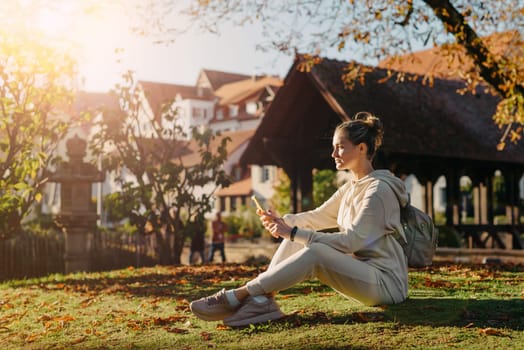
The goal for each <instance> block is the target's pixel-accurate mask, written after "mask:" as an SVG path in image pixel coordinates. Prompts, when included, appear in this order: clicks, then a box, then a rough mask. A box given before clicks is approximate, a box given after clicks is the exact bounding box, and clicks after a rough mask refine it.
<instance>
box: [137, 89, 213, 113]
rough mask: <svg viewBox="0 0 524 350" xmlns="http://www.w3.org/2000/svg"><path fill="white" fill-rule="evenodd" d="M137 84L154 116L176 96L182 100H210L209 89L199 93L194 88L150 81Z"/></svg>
mask: <svg viewBox="0 0 524 350" xmlns="http://www.w3.org/2000/svg"><path fill="white" fill-rule="evenodd" d="M139 83H140V85H141V86H142V89H143V91H144V94H145V97H146V99H147V100H148V102H149V105H150V106H151V108H152V109H153V112H154V113H155V115H157V114H158V112H160V110H161V108H162V106H163V105H164V104H165V103H168V102H170V101H172V100H173V99H174V98H176V97H177V96H180V97H181V98H182V99H193V100H209V99H211V98H212V94H211V91H209V89H202V90H201V91H200V93H199V91H198V88H197V87H195V86H188V85H177V84H168V83H157V82H151V81H140V82H139Z"/></svg>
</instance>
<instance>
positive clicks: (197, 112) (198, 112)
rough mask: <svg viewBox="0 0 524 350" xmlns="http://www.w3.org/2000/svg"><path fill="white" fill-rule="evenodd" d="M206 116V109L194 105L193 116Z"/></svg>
mask: <svg viewBox="0 0 524 350" xmlns="http://www.w3.org/2000/svg"><path fill="white" fill-rule="evenodd" d="M205 116H206V113H205V109H203V108H197V107H193V118H202V117H205Z"/></svg>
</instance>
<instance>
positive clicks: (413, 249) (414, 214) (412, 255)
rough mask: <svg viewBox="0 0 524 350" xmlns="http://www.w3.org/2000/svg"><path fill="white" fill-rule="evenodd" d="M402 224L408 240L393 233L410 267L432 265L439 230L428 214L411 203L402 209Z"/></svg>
mask: <svg viewBox="0 0 524 350" xmlns="http://www.w3.org/2000/svg"><path fill="white" fill-rule="evenodd" d="M400 222H401V223H402V227H403V228H404V233H405V235H406V240H407V241H405V240H404V238H402V236H401V235H400V233H399V232H398V231H395V232H394V233H393V236H394V237H395V239H396V240H397V241H398V242H399V243H400V245H401V246H402V249H404V253H405V254H406V256H407V258H408V266H409V267H426V266H429V265H431V264H432V262H433V255H434V254H435V250H436V248H437V240H438V230H437V228H436V227H435V224H434V223H433V220H432V219H431V218H430V217H429V215H428V214H426V213H424V212H423V211H422V210H420V209H418V208H416V207H414V206H412V205H411V203H409V202H408V204H407V205H406V206H405V207H401V208H400Z"/></svg>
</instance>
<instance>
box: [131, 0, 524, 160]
mask: <svg viewBox="0 0 524 350" xmlns="http://www.w3.org/2000/svg"><path fill="white" fill-rule="evenodd" d="M152 3H153V4H154V5H155V6H149V7H147V8H144V7H140V8H138V12H140V14H141V15H140V18H141V19H142V20H143V21H144V22H143V25H142V26H141V27H140V31H141V33H142V34H148V35H157V36H159V40H165V41H169V40H173V39H174V40H176V35H178V34H180V33H182V32H184V31H185V30H188V28H194V27H196V28H198V29H202V30H204V31H209V32H217V33H220V30H221V28H222V26H223V25H225V24H234V25H237V26H239V27H242V26H247V25H252V24H256V25H259V26H261V27H262V30H263V33H264V38H265V41H264V42H260V43H258V45H259V47H260V48H261V49H262V50H270V49H276V50H279V51H281V52H284V53H287V54H293V53H297V52H300V53H302V54H306V55H305V57H309V62H307V63H308V64H310V65H311V64H315V62H318V60H319V59H320V57H322V55H325V54H329V51H330V50H333V49H335V50H338V51H339V52H340V53H347V61H349V62H350V63H349V64H348V66H347V67H346V69H345V71H344V72H341V77H342V79H344V81H345V83H346V85H347V86H351V85H352V83H353V82H355V81H362V79H363V78H364V76H365V73H366V70H367V69H372V66H373V65H376V64H378V63H379V62H381V61H383V60H385V59H388V58H392V57H396V58H397V59H402V57H403V56H405V55H406V54H408V53H410V52H414V51H417V50H420V49H421V48H428V47H441V48H442V50H441V53H442V55H443V57H444V62H445V63H447V64H448V66H449V67H453V69H456V72H455V76H456V77H460V79H461V80H462V81H463V82H464V83H465V86H464V89H461V91H459V92H460V93H465V92H471V93H474V92H475V91H477V89H478V88H486V89H488V90H490V91H491V92H492V93H494V94H496V95H498V96H500V102H499V104H498V107H497V109H496V112H495V114H494V115H493V120H494V123H496V124H497V125H498V126H499V127H500V128H501V138H500V143H499V144H498V145H497V147H498V148H499V149H500V150H502V149H503V148H504V145H505V143H507V142H508V141H510V142H517V141H519V140H520V139H521V138H522V135H523V125H524V85H523V82H524V48H523V40H522V34H523V33H522V31H523V28H524V3H523V2H522V1H518V0H483V1H467V0H453V1H452V0H373V1H371V0H365V1H364V0H362V1H355V0H346V1H341V0H322V1H317V0H315V1H310V0H281V1H271V0H233V1H221V0H206V1H191V2H188V3H182V5H181V4H180V3H178V2H172V1H164V0H157V1H153V2H152ZM184 4H185V5H184ZM145 13H146V15H145ZM171 15H176V16H182V15H186V16H187V17H188V18H189V19H190V20H189V21H188V23H190V24H189V26H186V27H183V26H181V25H180V23H185V22H184V21H177V20H173V18H178V17H173V16H171ZM496 32H506V33H508V34H510V35H509V42H508V43H507V47H509V48H511V49H509V50H498V51H497V50H495V49H494V48H493V46H491V47H490V46H488V45H487V44H486V41H485V40H484V37H486V36H488V35H490V34H493V33H496ZM495 45H497V43H495ZM465 56H466V57H467V58H466V60H469V61H470V62H471V63H472V64H468V62H465V61H464V60H465V59H464V57H465ZM302 57H303V56H302ZM411 58H412V59H417V58H416V56H411ZM356 61H359V62H360V63H365V64H366V66H363V65H362V64H357V63H356ZM300 67H307V64H306V65H300ZM390 74H391V77H392V78H395V77H396V78H397V79H398V81H399V82H401V81H403V80H405V72H402V71H390ZM434 77H435V71H432V70H428V71H426V72H425V74H424V82H427V83H428V84H431V82H432V80H433V78H434ZM493 146H494V147H495V145H493Z"/></svg>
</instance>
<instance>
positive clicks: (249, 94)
mask: <svg viewBox="0 0 524 350" xmlns="http://www.w3.org/2000/svg"><path fill="white" fill-rule="evenodd" d="M280 86H282V80H281V79H279V78H276V77H271V76H268V77H262V78H260V79H257V78H255V79H253V78H249V79H245V80H240V81H236V82H234V83H230V84H226V85H223V86H222V87H220V88H219V89H218V90H216V91H215V95H216V96H218V97H220V105H222V106H224V105H228V104H231V103H238V102H240V101H244V100H246V99H249V98H252V99H257V98H258V96H260V95H261V94H262V92H263V91H264V89H266V88H271V89H273V90H274V91H277V90H278V88H279V87H280Z"/></svg>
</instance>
